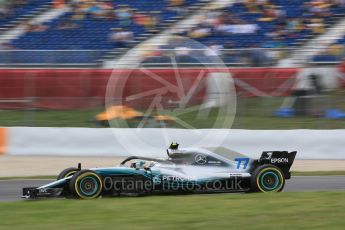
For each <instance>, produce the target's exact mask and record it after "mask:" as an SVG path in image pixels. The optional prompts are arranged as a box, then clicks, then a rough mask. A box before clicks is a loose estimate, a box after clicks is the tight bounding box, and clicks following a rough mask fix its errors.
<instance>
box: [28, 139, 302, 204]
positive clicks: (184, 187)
mask: <svg viewBox="0 0 345 230" xmlns="http://www.w3.org/2000/svg"><path fill="white" fill-rule="evenodd" d="M167 155H168V156H167V158H165V159H159V158H158V159H154V158H146V157H138V156H131V157H128V158H127V159H125V160H124V161H123V162H122V163H121V164H120V165H119V166H117V167H107V168H91V169H81V165H80V164H79V165H78V167H76V168H67V169H65V170H63V171H62V172H61V173H60V174H59V175H58V177H57V180H56V181H54V182H52V183H49V184H46V185H43V186H40V187H35V188H32V187H31V188H23V196H22V197H23V198H28V199H34V198H41V197H71V198H79V199H95V198H98V197H100V196H102V197H109V196H119V195H141V194H162V193H173V194H177V193H182V194H186V193H213V192H214V193H216V192H280V191H282V190H283V188H284V185H285V180H286V179H290V176H291V175H290V168H291V165H292V163H293V162H294V159H295V156H296V152H288V151H265V152H263V153H262V155H261V157H260V159H250V158H249V157H247V156H245V155H242V154H239V153H236V152H233V151H230V150H228V149H226V148H222V147H221V148H184V149H179V146H178V144H177V143H173V144H171V146H170V148H169V149H168V150H167Z"/></svg>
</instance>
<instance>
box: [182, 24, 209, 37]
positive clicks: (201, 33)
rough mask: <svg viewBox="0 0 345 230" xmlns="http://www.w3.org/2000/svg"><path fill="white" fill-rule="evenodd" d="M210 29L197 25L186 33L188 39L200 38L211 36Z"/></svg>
mask: <svg viewBox="0 0 345 230" xmlns="http://www.w3.org/2000/svg"><path fill="white" fill-rule="evenodd" d="M211 32H212V29H211V28H210V27H208V26H205V25H198V26H196V27H195V28H193V29H191V30H190V31H189V32H188V37H190V38H202V37H207V36H209V35H211Z"/></svg>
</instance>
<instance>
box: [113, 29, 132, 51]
mask: <svg viewBox="0 0 345 230" xmlns="http://www.w3.org/2000/svg"><path fill="white" fill-rule="evenodd" d="M112 30H113V31H112V32H111V33H110V34H109V40H110V42H112V43H114V44H116V46H117V47H121V48H125V47H127V45H128V43H129V42H131V41H133V37H134V34H133V32H132V31H129V30H126V29H123V28H114V29H112Z"/></svg>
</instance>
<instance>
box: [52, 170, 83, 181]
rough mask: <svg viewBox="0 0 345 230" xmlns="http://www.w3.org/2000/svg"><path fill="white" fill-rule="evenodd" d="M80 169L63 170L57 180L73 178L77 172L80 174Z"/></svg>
mask: <svg viewBox="0 0 345 230" xmlns="http://www.w3.org/2000/svg"><path fill="white" fill-rule="evenodd" d="M78 171H79V169H78V168H74V167H71V168H67V169H65V170H63V171H62V172H60V174H59V175H58V176H57V178H56V179H57V180H61V179H63V178H66V177H69V176H73V175H74V174H75V173H76V172H78Z"/></svg>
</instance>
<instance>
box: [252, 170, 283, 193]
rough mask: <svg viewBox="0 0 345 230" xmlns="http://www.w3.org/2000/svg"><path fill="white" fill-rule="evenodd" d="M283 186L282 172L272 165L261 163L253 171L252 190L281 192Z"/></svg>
mask: <svg viewBox="0 0 345 230" xmlns="http://www.w3.org/2000/svg"><path fill="white" fill-rule="evenodd" d="M284 186H285V177H284V174H283V172H282V171H281V170H280V169H279V168H278V167H276V166H274V165H262V166H259V167H258V168H256V169H255V171H254V172H253V175H252V178H251V190H252V191H254V192H264V193H267V192H281V191H282V190H283V188H284Z"/></svg>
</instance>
